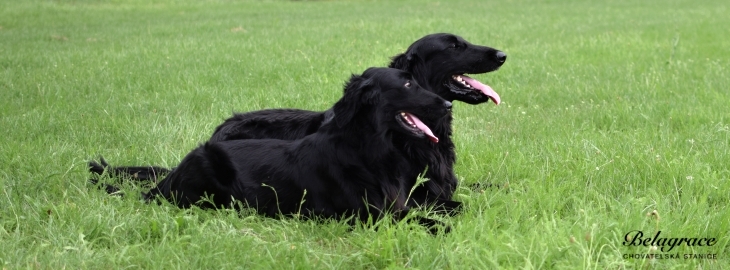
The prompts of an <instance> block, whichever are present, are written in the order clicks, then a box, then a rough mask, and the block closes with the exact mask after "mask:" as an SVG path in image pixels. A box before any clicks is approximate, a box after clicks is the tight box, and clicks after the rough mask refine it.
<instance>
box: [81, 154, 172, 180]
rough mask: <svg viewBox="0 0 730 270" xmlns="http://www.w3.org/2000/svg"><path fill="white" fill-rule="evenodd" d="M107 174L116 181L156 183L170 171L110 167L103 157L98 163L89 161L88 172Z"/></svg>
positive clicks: (152, 167)
mask: <svg viewBox="0 0 730 270" xmlns="http://www.w3.org/2000/svg"><path fill="white" fill-rule="evenodd" d="M105 171H106V172H107V173H108V174H109V175H110V176H112V177H114V178H117V179H121V178H124V179H132V180H135V181H140V182H144V181H157V179H158V178H160V176H161V175H165V174H169V173H170V171H172V169H168V168H163V167H159V166H118V167H113V166H110V165H109V164H108V163H107V162H106V160H104V158H103V157H99V162H96V161H94V160H92V161H89V172H91V173H94V174H97V175H102V174H103V173H104V172H105Z"/></svg>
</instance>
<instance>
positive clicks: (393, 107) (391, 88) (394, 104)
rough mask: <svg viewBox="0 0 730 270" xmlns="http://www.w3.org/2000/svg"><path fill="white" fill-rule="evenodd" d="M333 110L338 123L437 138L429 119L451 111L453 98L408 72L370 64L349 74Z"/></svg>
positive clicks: (417, 136)
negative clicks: (351, 74)
mask: <svg viewBox="0 0 730 270" xmlns="http://www.w3.org/2000/svg"><path fill="white" fill-rule="evenodd" d="M333 110H334V115H335V116H334V121H335V123H336V124H337V126H338V127H344V126H346V125H349V124H355V125H371V126H372V127H375V128H376V129H377V131H385V130H393V131H396V132H400V133H404V134H407V135H411V136H413V137H416V138H428V139H430V140H431V141H433V142H438V138H437V137H436V136H435V135H434V134H433V132H432V131H431V129H430V128H429V127H428V125H427V124H426V123H430V124H433V123H436V122H438V121H439V120H440V119H441V118H443V117H444V116H446V115H448V114H450V112H451V102H449V101H446V100H444V99H443V98H441V97H439V96H438V95H436V94H434V93H432V92H429V91H427V90H426V89H424V88H423V87H421V86H420V85H418V83H417V82H416V81H415V80H414V78H413V76H412V75H411V74H410V73H408V72H405V71H403V70H399V69H392V68H369V69H368V70H366V71H365V72H363V74H362V75H360V76H357V75H353V76H352V77H351V78H350V81H349V82H348V83H347V84H346V86H345V93H344V95H343V96H342V98H341V99H340V100H339V101H338V102H337V103H335V106H334V108H333ZM356 118H358V120H355V119H356ZM377 131H376V132H377Z"/></svg>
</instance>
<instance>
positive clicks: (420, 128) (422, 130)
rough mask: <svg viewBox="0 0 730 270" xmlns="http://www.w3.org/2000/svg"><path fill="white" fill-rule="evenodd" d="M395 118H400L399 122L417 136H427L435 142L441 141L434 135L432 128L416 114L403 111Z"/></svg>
mask: <svg viewBox="0 0 730 270" xmlns="http://www.w3.org/2000/svg"><path fill="white" fill-rule="evenodd" d="M395 119H396V120H398V123H400V124H401V125H402V126H403V128H405V129H406V130H408V131H410V132H411V133H413V134H414V135H415V136H416V137H419V138H423V137H424V136H425V137H428V139H429V140H431V141H432V142H434V143H438V142H439V138H438V137H436V136H435V135H433V132H431V129H430V128H428V126H426V124H424V123H423V122H422V121H421V119H418V117H416V116H415V115H412V114H410V113H407V112H401V113H400V114H398V115H396V116H395Z"/></svg>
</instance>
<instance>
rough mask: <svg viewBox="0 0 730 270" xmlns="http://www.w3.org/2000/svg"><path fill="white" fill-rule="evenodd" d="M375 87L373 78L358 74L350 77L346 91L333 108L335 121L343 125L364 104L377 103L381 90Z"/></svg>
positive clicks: (340, 125) (338, 124) (339, 125)
mask: <svg viewBox="0 0 730 270" xmlns="http://www.w3.org/2000/svg"><path fill="white" fill-rule="evenodd" d="M374 88H376V87H375V85H374V83H373V80H371V79H366V78H364V77H362V76H358V75H352V77H350V81H349V82H347V84H346V85H345V93H344V94H343V95H342V98H341V99H340V100H339V101H337V103H335V106H334V108H333V111H334V113H335V123H337V126H338V127H342V126H344V125H345V124H347V123H348V122H350V121H351V120H352V118H353V117H355V114H356V113H357V112H358V111H359V110H360V108H361V107H362V105H366V104H367V105H372V104H376V103H377V99H378V98H379V97H380V95H379V91H376V90H375V89H374Z"/></svg>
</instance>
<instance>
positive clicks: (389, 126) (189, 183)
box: [145, 68, 451, 224]
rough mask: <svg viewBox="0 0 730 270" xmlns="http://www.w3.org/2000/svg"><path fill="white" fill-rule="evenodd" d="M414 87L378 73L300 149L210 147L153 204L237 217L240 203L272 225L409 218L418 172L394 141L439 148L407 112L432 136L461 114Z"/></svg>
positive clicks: (403, 77)
mask: <svg viewBox="0 0 730 270" xmlns="http://www.w3.org/2000/svg"><path fill="white" fill-rule="evenodd" d="M411 81H412V77H411V75H410V74H408V73H407V72H404V71H402V70H398V69H391V68H371V69H368V70H367V71H365V72H364V73H363V74H362V76H353V77H352V78H351V80H350V81H349V83H348V84H347V85H346V87H345V92H344V95H343V97H342V98H341V99H340V100H339V101H338V102H337V103H336V104H335V105H334V106H333V108H332V110H333V111H334V118H333V119H332V121H328V122H327V123H325V124H324V125H322V126H321V127H319V128H317V130H316V131H315V132H314V133H312V134H310V135H307V136H304V137H303V138H301V139H298V140H277V139H248V140H228V141H220V142H208V143H206V144H204V145H202V146H200V147H198V148H197V149H195V150H193V151H192V152H191V153H190V154H188V155H187V156H186V157H185V158H184V159H183V160H182V162H181V163H180V165H179V166H178V167H177V168H175V169H174V170H173V171H172V172H171V173H170V174H169V175H167V176H166V177H165V179H164V180H162V181H161V182H160V183H159V184H158V185H157V187H156V188H153V189H152V190H151V191H150V192H149V193H147V194H146V195H145V198H147V199H152V198H155V197H157V196H160V197H163V198H164V199H166V200H168V201H170V202H172V203H174V204H176V205H178V206H180V207H189V206H191V205H193V204H197V205H200V206H201V207H230V206H232V205H235V204H234V202H235V201H240V202H242V203H243V204H244V205H247V206H249V207H251V208H253V209H256V210H257V212H258V213H260V214H262V215H266V216H270V217H277V216H279V215H296V214H299V215H302V216H304V217H318V218H342V217H346V216H351V215H355V216H356V217H357V218H359V219H360V220H362V221H367V219H368V218H369V217H370V216H371V215H372V217H374V218H376V219H377V218H380V217H381V216H382V213H383V212H384V211H390V210H392V211H393V213H394V216H395V217H396V218H402V217H403V216H404V215H405V213H406V212H407V211H408V210H409V208H408V207H407V206H406V200H407V196H408V192H409V191H410V186H408V182H407V181H405V180H404V178H405V177H407V176H406V175H404V172H408V171H409V170H405V169H404V168H409V167H410V166H411V164H410V162H409V160H408V158H407V157H405V156H404V155H403V152H402V151H400V150H399V149H398V148H397V147H396V145H394V143H393V141H394V137H395V136H398V137H399V138H400V139H401V140H412V141H425V142H426V143H432V142H430V141H428V139H426V136H425V134H424V133H423V132H421V131H419V130H418V129H414V128H412V127H411V126H410V125H407V124H405V123H407V122H405V121H404V120H403V116H402V114H401V112H406V113H410V114H412V115H415V116H417V117H418V118H420V119H421V120H422V121H423V122H424V123H425V124H426V125H427V126H432V125H433V124H434V123H438V122H439V121H441V120H442V119H443V118H444V117H446V116H448V115H450V109H451V103H450V102H448V101H445V100H444V99H442V98H441V97H439V96H438V95H436V94H433V93H431V92H429V91H426V90H424V89H423V88H421V87H420V86H418V84H417V83H415V81H412V82H411ZM408 177H409V176H408ZM205 197H208V199H207V200H203V199H204V198H205ZM420 221H421V222H422V223H424V224H433V223H434V222H433V220H429V219H421V220H420Z"/></svg>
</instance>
